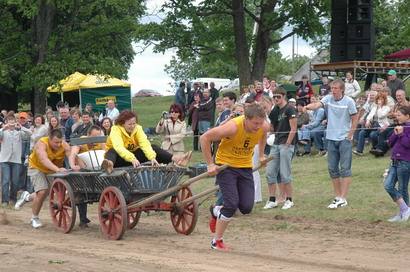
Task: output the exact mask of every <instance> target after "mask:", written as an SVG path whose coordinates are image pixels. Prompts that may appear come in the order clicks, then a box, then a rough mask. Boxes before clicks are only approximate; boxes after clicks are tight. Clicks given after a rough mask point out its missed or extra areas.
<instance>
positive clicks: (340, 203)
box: [327, 197, 347, 209]
mask: <svg viewBox="0 0 410 272" xmlns="http://www.w3.org/2000/svg"><path fill="white" fill-rule="evenodd" d="M345 206H347V201H346V199H344V198H339V197H336V198H335V199H334V200H333V202H332V203H330V204H329V206H327V208H328V209H337V208H341V207H345Z"/></svg>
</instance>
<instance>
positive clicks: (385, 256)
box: [0, 205, 410, 272]
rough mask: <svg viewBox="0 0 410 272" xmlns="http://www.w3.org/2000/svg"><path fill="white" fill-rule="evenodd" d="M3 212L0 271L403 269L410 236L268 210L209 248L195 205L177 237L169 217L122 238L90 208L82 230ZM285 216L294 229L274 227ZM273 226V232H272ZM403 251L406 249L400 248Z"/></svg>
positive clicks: (388, 228)
mask: <svg viewBox="0 0 410 272" xmlns="http://www.w3.org/2000/svg"><path fill="white" fill-rule="evenodd" d="M28 206H29V205H27V207H24V208H23V209H22V210H21V211H13V210H7V218H8V220H9V221H10V223H9V224H8V225H0V271H2V272H6V271H7V272H8V271H13V272H15V271H17V268H18V269H19V271H57V270H58V271H70V272H72V271H213V272H216V271H272V269H274V271H304V272H306V271H409V267H410V258H408V257H407V255H408V254H407V248H408V241H409V238H410V234H409V233H407V232H406V231H405V230H404V229H401V228H397V227H395V226H394V225H390V224H387V223H383V222H376V223H374V224H365V223H360V222H339V223H338V224H336V223H328V222H318V223H316V222H308V221H306V220H301V219H297V218H283V217H281V218H276V219H275V216H274V215H273V214H274V212H272V214H270V213H264V214H258V215H250V216H242V217H240V218H239V219H235V220H234V222H233V224H232V226H231V228H230V229H229V231H228V233H227V235H226V236H225V239H226V241H229V244H230V246H231V247H232V251H231V252H229V253H225V252H223V253H221V252H214V251H212V250H210V248H209V243H210V238H211V236H210V234H209V231H208V229H207V218H206V216H207V214H206V211H205V210H204V209H201V210H200V218H199V221H198V224H197V228H196V229H195V231H194V232H193V233H192V234H191V235H190V236H183V235H178V234H176V233H175V231H174V230H173V228H172V226H171V222H170V219H169V215H168V214H165V213H162V214H158V213H152V214H150V215H149V216H146V215H143V216H142V218H141V221H140V223H139V224H138V225H137V227H136V229H134V230H131V231H127V232H126V233H125V235H124V238H123V240H120V241H107V240H104V239H103V238H102V236H101V234H100V232H99V226H98V223H97V222H98V221H97V217H96V212H95V210H94V209H95V205H94V207H93V208H94V209H93V208H91V211H90V216H89V217H90V219H91V220H92V221H93V223H91V224H90V228H88V229H86V230H82V229H79V228H78V227H77V226H76V227H75V228H74V229H73V231H72V232H71V233H70V234H62V233H60V232H58V231H56V230H55V229H54V226H53V225H52V223H51V220H50V217H49V215H48V211H47V210H44V209H43V211H42V213H41V218H42V220H43V223H45V226H44V227H43V228H41V229H39V230H33V229H31V226H30V225H29V224H28V219H29V218H30V208H29V207H28ZM284 222H286V223H289V224H291V225H292V228H290V229H289V228H288V229H284V230H280V228H277V227H276V228H275V226H277V225H278V224H283V223H284ZM278 229H279V230H278ZM403 253H404V254H403Z"/></svg>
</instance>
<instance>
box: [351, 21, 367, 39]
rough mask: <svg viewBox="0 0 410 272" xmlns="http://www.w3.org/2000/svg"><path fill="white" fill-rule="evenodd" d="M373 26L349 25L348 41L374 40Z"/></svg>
mask: <svg viewBox="0 0 410 272" xmlns="http://www.w3.org/2000/svg"><path fill="white" fill-rule="evenodd" d="M371 28H372V26H371V25H370V24H363V23H358V24H348V25H347V41H349V42H354V41H362V40H370V39H371V38H372V29H371Z"/></svg>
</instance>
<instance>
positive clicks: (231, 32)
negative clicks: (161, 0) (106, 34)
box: [141, 0, 330, 84]
mask: <svg viewBox="0 0 410 272" xmlns="http://www.w3.org/2000/svg"><path fill="white" fill-rule="evenodd" d="M329 2H330V1H328V0H305V1H298V0H283V1H277V0H255V1H244V0H204V1H201V2H199V3H197V2H196V1H189V0H180V1H175V0H169V1H166V3H165V4H164V5H163V8H162V12H163V13H164V14H165V18H164V20H162V22H160V23H150V24H148V25H147V26H146V29H145V30H144V33H141V36H142V37H143V38H144V39H145V40H146V43H147V44H149V43H153V44H155V50H157V51H158V52H163V51H165V50H166V49H170V48H175V49H176V54H177V57H178V59H179V60H180V61H181V62H185V61H189V60H192V59H195V60H198V59H207V60H213V59H219V60H221V61H222V62H223V63H227V64H229V65H235V66H236V67H237V74H239V78H240V80H241V84H249V83H250V82H251V81H253V80H255V79H258V80H260V79H261V78H262V75H263V73H264V71H265V66H266V61H267V58H268V53H269V50H271V49H272V48H274V47H275V46H277V44H278V43H279V42H281V41H283V40H285V39H286V38H288V37H290V36H292V35H293V34H295V33H296V34H298V35H299V36H301V37H303V38H305V39H307V38H309V37H314V36H317V35H321V34H323V33H324V30H325V28H324V26H323V24H322V23H321V19H322V18H324V17H326V16H328V13H329V9H330V7H329V5H330V3H329ZM255 23H257V25H258V28H257V31H256V33H255V35H252V31H253V27H254V24H255ZM284 28H286V29H288V30H289V31H287V32H286V33H285V32H283V29H284ZM279 34H281V35H279ZM251 47H252V52H250V48H251ZM211 63H213V62H211Z"/></svg>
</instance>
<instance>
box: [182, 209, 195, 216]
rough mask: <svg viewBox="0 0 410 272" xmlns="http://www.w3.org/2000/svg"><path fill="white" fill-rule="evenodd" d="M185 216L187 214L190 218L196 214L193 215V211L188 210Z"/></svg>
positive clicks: (185, 211)
mask: <svg viewBox="0 0 410 272" xmlns="http://www.w3.org/2000/svg"><path fill="white" fill-rule="evenodd" d="M184 214H187V215H189V216H194V213H192V212H191V211H189V210H187V209H185V210H184Z"/></svg>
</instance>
